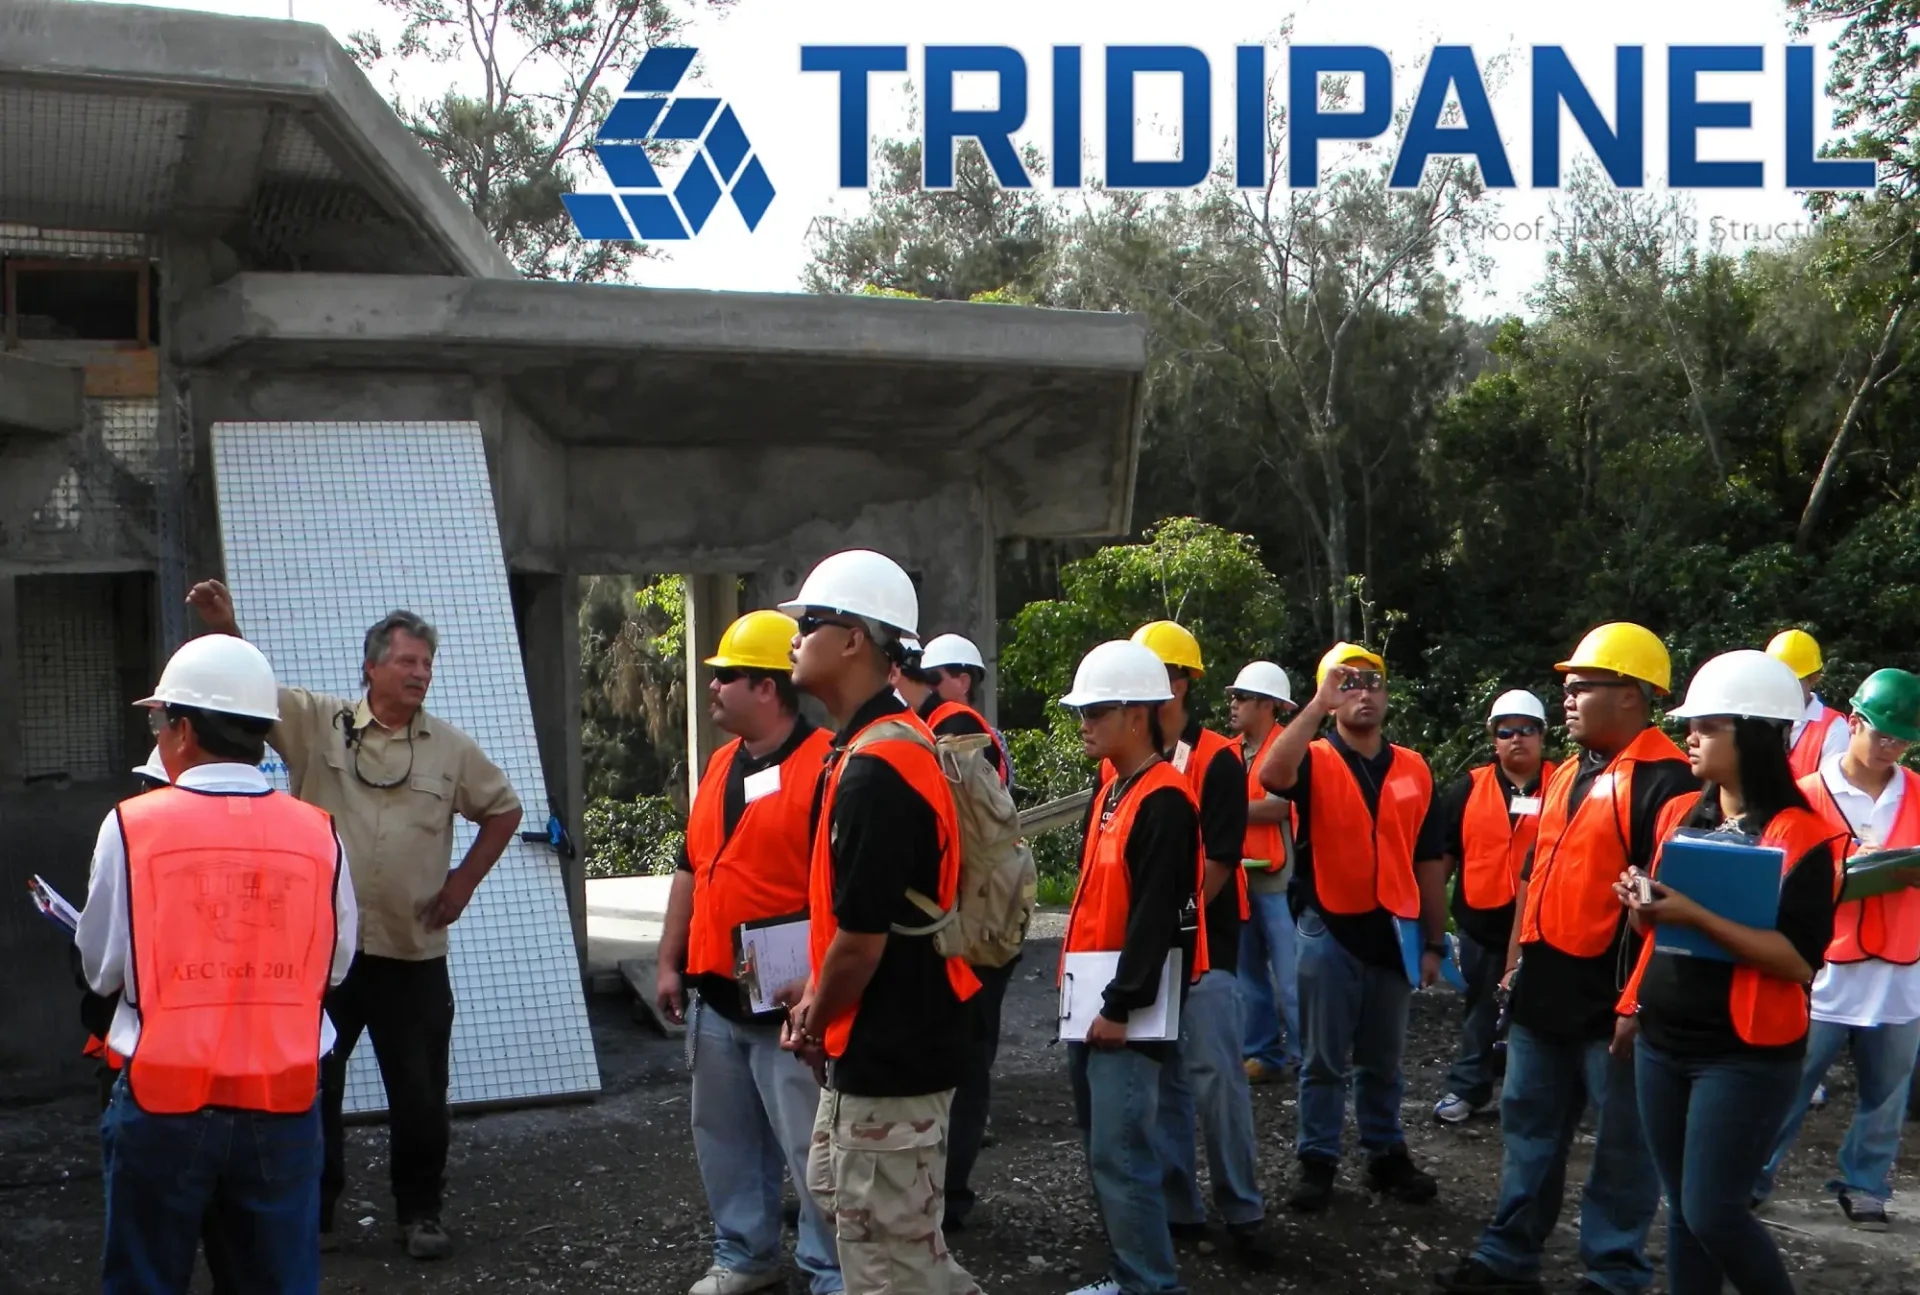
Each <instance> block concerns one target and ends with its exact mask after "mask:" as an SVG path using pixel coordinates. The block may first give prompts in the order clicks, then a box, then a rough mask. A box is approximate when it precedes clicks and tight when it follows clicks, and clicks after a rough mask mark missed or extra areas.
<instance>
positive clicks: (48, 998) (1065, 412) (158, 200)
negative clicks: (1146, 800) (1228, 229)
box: [0, 0, 1145, 1091]
mask: <svg viewBox="0 0 1920 1295" xmlns="http://www.w3.org/2000/svg"><path fill="white" fill-rule="evenodd" d="M0 276H3V278H4V342H3V343H0V842H4V849H3V850H0V890H5V891H10V892H12V893H13V894H14V895H15V896H16V898H15V899H14V900H11V901H8V902H6V903H0V962H4V964H5V965H6V966H7V968H8V970H9V972H10V973H11V977H12V983H11V984H10V985H9V990H10V992H9V993H7V994H5V995H0V1075H5V1076H8V1079H7V1080H4V1081H0V1089H8V1088H11V1089H13V1090H21V1091H32V1090H36V1089H45V1088H49V1087H51V1086H53V1085H55V1084H57V1083H60V1082H62V1081H63V1072H64V1076H70V1075H71V1074H72V1072H73V1071H74V1070H75V1069H76V1068H77V1066H78V1062H77V1058H76V1053H77V1049H78V1047H79V1043H80V1038H81V1035H80V1030H79V1026H78V1023H77V1020H76V1018H75V1013H74V993H73V989H72V984H71V981H70V979H69V974H68V968H67V966H66V963H65V955H64V953H63V951H62V947H61V945H62V941H61V939H60V938H59V933H58V932H57V931H55V930H54V929H53V928H52V927H51V926H50V925H48V924H46V923H44V922H42V921H40V919H39V918H37V917H36V916H35V915H34V914H33V913H32V912H31V911H30V909H29V907H28V905H27V904H26V903H25V902H24V900H23V899H21V898H18V896H19V893H20V891H21V889H23V879H24V877H25V876H26V875H28V874H30V873H32V872H36V871H37V872H42V873H45V874H46V875H47V876H48V877H49V879H50V880H52V881H53V882H54V883H55V884H56V885H58V886H60V887H61V888H62V889H63V890H65V891H66V892H67V893H68V894H69V895H72V896H74V897H75V898H77V897H78V895H79V894H81V893H84V886H85V872H86V861H87V858H88V854H89V851H90V848H91V844H92V840H93V834H94V832H95V830H96V828H97V826H98V824H99V822H100V819H101V817H102V815H103V814H104V813H105V812H106V810H107V809H108V808H109V807H110V806H111V805H112V803H113V802H114V801H115V800H117V799H118V798H119V797H120V796H121V795H123V794H125V792H126V790H127V774H126V771H127V769H128V768H129V767H130V766H131V765H133V764H135V763H137V762H138V761H139V759H140V758H141V757H142V756H144V754H145V752H146V749H147V746H148V744H149V738H148V736H147V734H146V732H145V726H144V722H143V721H142V719H141V717H140V716H139V715H138V714H137V712H135V711H133V710H132V709H131V707H130V706H129V705H128V703H130V702H131V701H132V700H134V699H135V698H137V697H139V696H141V695H142V694H143V693H144V691H145V690H146V688H147V687H148V685H149V683H150V682H151V680H152V678H153V676H154V673H155V669H156V666H157V664H158V663H159V662H161V661H163V660H164V659H165V656H166V655H167V653H169V652H170V651H171V650H172V648H173V647H174V646H176V645H177V644H178V643H179V642H180V641H181V640H182V639H183V638H184V637H185V636H186V635H187V634H188V632H189V627H188V625H187V621H186V612H185V610H184V608H183V605H182V604H183V598H184V591H185V589H186V587H187V585H188V583H189V582H190V580H192V579H198V578H202V577H204V576H206V575H213V574H218V573H219V570H220V557H219V553H220V544H219V532H218V508H217V500H216V498H215V493H214V488H213V484H212V482H211V479H210V473H209V472H208V470H207V464H208V463H209V451H208V444H209V441H208V437H209V429H210V428H211V426H212V425H213V424H214V423H216V422H220V421H228V420H286V421H297V420H346V419H372V420H393V421H397V420H406V419H426V420H463V419H470V420H476V421H478V422H479V423H480V425H481V426H482V428H483V430H484V434H485V438H486V442H487V448H488V458H489V469H490V472H491V475H492V479H493V489H494V494H495V500H496V507H497V511H498V516H499V524H500V532H501V537H502V543H503V546H504V549H505V553H504V558H505V561H506V564H507V567H508V570H509V572H510V579H511V585H512V590H513V596H514V603H515V612H516V616H517V619H518V622H519V626H520V630H521V636H522V644H521V646H522V653H523V657H524V660H525V663H526V668H527V680H528V686H529V690H530V693H531V697H532V700H533V706H534V714H535V717H536V726H537V728H538V729H539V740H540V751H541V761H542V764H543V766H544V773H545V776H546V781H547V785H548V787H549V788H550V789H551V791H552V794H553V795H554V797H555V799H556V800H557V802H558V803H559V804H560V805H561V806H562V807H563V809H564V812H565V815H566V817H567V818H568V819H569V820H570V826H571V827H572V829H573V831H574V834H575V836H576V838H577V837H578V836H579V827H580V817H581V808H582V807H581V773H580V748H579V669H578V644H577V630H576V625H577V607H578V595H577V585H578V577H580V576H582V575H588V574H595V573H623V572H658V571H680V572H685V573H688V574H689V575H690V576H692V577H694V578H693V579H692V580H691V582H690V586H691V588H692V590H693V593H692V596H691V599H690V601H691V604H692V606H691V609H690V610H691V611H692V613H693V615H692V625H693V634H694V637H695V640H696V642H695V643H694V645H693V646H694V647H695V648H696V649H699V648H704V647H707V646H709V645H710V644H711V642H712V640H713V639H714V637H715V636H717V634H718V631H719V629H720V627H721V626H723V625H724V624H725V622H726V621H727V620H728V619H729V618H730V617H731V616H732V615H733V614H734V613H735V611H736V609H737V607H738V606H739V602H738V597H739V595H737V593H736V589H737V588H738V587H739V586H740V585H741V584H744V588H745V594H744V597H745V600H746V605H757V606H765V605H768V604H770V603H772V602H773V601H775V600H776V599H777V598H778V597H780V596H782V595H784V594H786V593H787V592H789V591H790V590H791V589H793V588H794V587H795V585H796V582H797V580H798V578H799V576H800V575H801V574H802V573H803V572H804V570H805V569H806V567H807V566H808V565H809V564H810V563H812V562H813V561H815V560H816V559H817V558H819V557H820V556H822V555H823V554H825V553H827V552H830V551H833V550H835V549H838V548H843V547H847V546H850V545H855V544H863V545H870V546H872V547H876V548H879V549H882V550H885V551H886V552H888V553H890V554H893V555H895V556H896V557H898V558H899V559H901V560H902V561H903V562H904V563H905V564H906V565H907V566H908V567H909V568H910V569H912V570H913V571H914V572H915V574H916V575H917V577H918V578H919V579H920V581H921V588H922V595H923V600H922V609H923V610H922V616H923V624H924V625H925V626H926V627H927V628H928V629H929V631H934V632H937V631H945V630H955V631H960V632H964V633H966V634H968V635H969V636H971V637H972V638H973V639H974V640H975V641H976V642H978V643H980V644H981V646H982V648H983V650H985V651H986V652H988V653H989V654H991V653H992V652H993V645H994V603H995V600H994V587H993V573H994V561H993V558H994V552H995V546H996V544H997V543H998V542H999V541H1001V540H1003V539H1007V538H1011V537H1054V536H1104V535H1114V534H1119V533H1123V532H1125V531H1126V530H1127V529H1128V526H1129V508H1130V503H1131V498H1132V493H1133V473H1134V464H1135V459H1136V452H1137V442H1138V436H1139V408H1140V399H1141V386H1142V381H1143V370H1144V356H1145V338H1144V328H1143V326H1142V324H1141V323H1140V321H1139V320H1137V319H1135V318H1133V317H1128V316H1119V315H1091V314H1078V313H1071V312H1052V311H1037V310H1025V309H1016V308H1010V307H1000V306H966V305H953V304H929V303H916V302H907V301H893V300H878V299H864V298H819V297H808V296H800V295H749V294H729V293H705V292H668V291H655V290H647V289H640V288H623V287H611V286H581V285H572V284H557V283H546V282H533V281H528V280H524V279H520V278H517V277H516V276H515V274H514V272H513V268H512V266H511V265H510V264H509V263H508V261H507V260H506V258H505V257H504V256H503V255H502V253H501V251H500V250H499V248H498V247H497V246H496V245H495V244H494V243H493V241H492V240H491V239H490V238H489V236H488V234H487V232H486V231H485V229H483V228H482V226H481V225H480V224H479V222H478V221H477V220H476V219H475V218H474V216H473V215H472V214H471V212H470V211H469V210H468V209H467V208H466V207H465V206H464V205H463V204H462V203H461V201H460V199H459V198H458V196H457V195H456V194H455V193H454V191H453V190H452V189H451V188H450V187H449V186H448V185H447V184H446V183H445V181H444V180H443V179H442V178H441V176H440V175H439V174H438V172H437V171H436V169H435V167H434V165H433V163H432V161H431V159H430V158H429V157H428V156H427V155H426V154H425V153H424V152H423V151H422V150H421V149H420V148H419V147H418V146H417V145H416V144H415V143H414V141H413V139H412V138H411V136H410V135H409V134H408V132H407V130H406V129H405V128H404V127H403V125H402V124H401V123H400V121H399V120H398V119H397V118H396V117H395V116H394V114H393V113H392V112H391V110H390V109H389V107H388V106H387V104H386V103H385V102H384V101H383V100H382V99H381V97H380V96H379V94H378V93H376V92H375V90H374V89H373V87H372V86H371V85H370V84H369V83H368V81H367V80H366V78H365V77H364V76H363V75H362V74H361V72H360V71H359V70H358V69H357V68H356V67H355V66H354V64H353V63H352V62H351V60H350V59H349V58H348V56H347V54H346V52H345V51H344V50H343V49H342V48H341V47H340V46H339V45H338V44H336V43H335V42H334V41H333V39H332V38H331V37H330V36H329V35H328V34H327V33H326V31H325V30H324V29H322V28H320V27H317V26H312V25H307V24H300V23H289V22H271V21H259V20H252V19H235V18H227V17H218V16H213V15H207V14H200V13H190V12H181V11H176V10H160V9H146V8H137V7H123V6H119V5H104V4H101V5H94V4H88V3H77V2H73V0H11V2H10V3H7V4H5V5H0ZM314 542H316V543H323V542H325V540H324V538H323V537H316V538H315V540H314ZM242 611H243V613H244V608H243V609H242ZM695 655H698V653H696V654H695ZM694 682H696V683H699V682H702V681H694ZM698 709H699V708H695V710H696V714H697V713H698ZM696 728H697V725H696ZM696 737H697V738H698V739H699V740H700V741H701V742H702V743H703V744H704V743H705V742H706V741H708V740H710V735H707V734H703V733H697V732H696ZM574 867H575V868H576V869H577V868H578V864H577V863H576V864H575V865H574ZM569 890H570V894H571V896H572V908H573V918H574V923H575V930H576V934H577V935H579V934H581V933H583V931H584V898H583V890H582V887H581V878H580V876H579V874H578V872H577V871H576V872H575V873H574V874H573V875H572V877H571V878H570V884H569Z"/></svg>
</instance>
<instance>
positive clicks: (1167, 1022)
mask: <svg viewBox="0 0 1920 1295" xmlns="http://www.w3.org/2000/svg"><path fill="white" fill-rule="evenodd" d="M1119 970H1120V955H1119V954H1118V953H1117V952H1116V953H1069V954H1067V955H1066V958H1065V959H1064V960H1063V962H1062V964H1061V969H1060V1038H1061V1040H1062V1041H1064V1042H1067V1043H1085V1042H1086V1041H1087V1028H1088V1027H1089V1026H1091V1025H1092V1024H1093V1018H1094V1017H1096V1016H1098V1015H1100V1005H1101V1001H1102V996H1103V995H1104V994H1105V993H1106V990H1107V986H1108V985H1110V984H1112V983H1113V977H1114V974H1115V973H1116V972H1118V971H1119ZM1127 1038H1128V1039H1129V1040H1130V1041H1132V1042H1134V1043H1171V1042H1174V1041H1177V1040H1178V1039H1179V1038H1180V950H1178V949H1174V950H1173V951H1171V952H1170V953H1168V954H1167V961H1166V965H1165V966H1163V967H1161V968H1160V992H1159V993H1158V994H1157V995H1156V996H1155V997H1154V1000H1153V1003H1152V1005H1151V1006H1149V1007H1142V1008H1140V1009H1139V1010H1138V1011H1136V1012H1134V1013H1133V1014H1131V1015H1130V1016H1128V1017H1127Z"/></svg>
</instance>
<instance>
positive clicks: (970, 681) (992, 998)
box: [893, 634, 1020, 1232]
mask: <svg viewBox="0 0 1920 1295" xmlns="http://www.w3.org/2000/svg"><path fill="white" fill-rule="evenodd" d="M986 674H987V667H986V662H985V661H984V660H983V659H982V658H981V656H980V649H979V648H977V647H975V646H974V645H973V642H972V640H970V639H965V638H962V637H961V636H960V635H958V634H940V635H936V636H935V637H934V638H932V639H929V640H928V641H927V645H926V647H925V648H924V649H922V651H921V653H920V657H919V660H918V661H917V662H914V661H912V660H909V661H908V663H906V664H904V665H901V666H899V667H897V668H896V669H895V671H894V679H893V685H894V690H895V691H896V692H898V693H899V695H900V698H901V700H903V701H905V702H906V703H907V705H908V706H910V707H912V708H913V712H914V714H916V715H918V716H919V717H920V718H921V719H923V720H925V721H926V722H927V727H928V728H930V729H932V730H933V733H934V736H935V737H948V736H953V737H970V736H974V735H978V734H984V735H985V736H987V737H990V738H992V739H993V741H992V743H991V744H990V745H989V746H988V747H987V749H986V752H985V754H986V756H987V759H988V762H989V763H991V764H992V765H993V767H994V769H995V771H996V772H998V773H999V775H1000V781H1001V783H1002V785H1005V786H1011V785H1012V782H1013V761H1012V759H1011V758H1010V757H1009V756H1008V754H1007V748H1006V743H1005V741H1004V740H1003V739H1002V738H1001V736H1000V734H999V733H998V732H997V731H996V730H995V729H994V727H993V725H991V724H989V723H988V722H987V717H986V716H985V715H982V714H981V713H980V712H979V711H977V710H975V709H974V707H973V689H974V685H975V683H976V682H977V681H978V680H982V679H985V678H986ZM1019 964H1020V959H1019V958H1018V957H1015V958H1014V959H1013V960H1012V961H1010V962H1008V963H1007V964H1006V965H1005V966H1001V967H986V966H976V967H974V968H973V974H974V977H975V979H977V980H978V981H979V982H980V992H979V993H977V994H975V995H974V996H973V997H972V998H970V999H968V1000H967V1070H966V1075H965V1077H964V1078H963V1079H962V1080H961V1082H960V1086H959V1087H958V1088H957V1089H955V1090H954V1094H953V1112H952V1115H951V1117H950V1118H951V1124H950V1126H949V1131H948V1139H947V1181H946V1192H947V1212H946V1222H945V1228H946V1230H947V1231H948V1232H959V1231H962V1230H963V1229H964V1228H965V1227H966V1226H967V1220H968V1219H970V1218H971V1217H972V1216H973V1209H974V1206H975V1204H977V1203H978V1200H979V1197H978V1195H977V1194H976V1193H975V1192H974V1190H973V1167H974V1165H975V1164H976V1163H977V1162H978V1161H979V1159H980V1149H981V1147H982V1145H983V1144H984V1143H985V1141H986V1135H987V1112H988V1108H989V1106H990V1104H991V1098H992V1095H993V1062H994V1059H995V1058H996V1057H997V1056H998V1055H999V1053H1000V1009H1001V1007H1002V1005H1003V1004H1005V1002H1006V1001H1007V985H1008V984H1009V983H1010V982H1011V981H1012V979H1013V971H1014V968H1015V967H1017V966H1018V965H1019Z"/></svg>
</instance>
